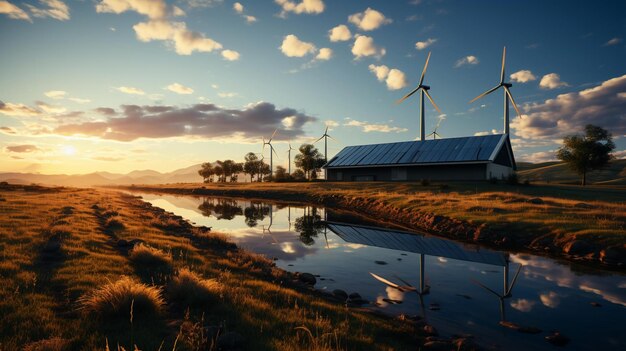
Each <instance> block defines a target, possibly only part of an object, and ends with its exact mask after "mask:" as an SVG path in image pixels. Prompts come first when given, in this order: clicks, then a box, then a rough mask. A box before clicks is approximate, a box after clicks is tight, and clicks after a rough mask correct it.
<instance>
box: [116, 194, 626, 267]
mask: <svg viewBox="0 0 626 351" xmlns="http://www.w3.org/2000/svg"><path fill="white" fill-rule="evenodd" d="M127 188H129V189H135V190H143V191H156V192H168V193H179V194H198V195H203V194H204V195H220V196H243V197H258V198H265V199H276V200H290V201H305V202H314V203H320V204H324V205H328V206H336V207H339V208H343V209H347V210H352V211H357V212H360V213H362V214H365V215H369V216H373V217H375V218H381V219H385V220H388V221H391V222H395V223H397V224H401V225H403V226H406V227H409V228H412V229H417V230H424V231H427V232H430V233H433V234H437V235H442V236H446V237H452V238H455V239H459V240H464V241H470V242H477V243H481V244H484V245H488V246H493V247H497V248H504V249H513V250H523V251H529V252H534V253H540V254H545V255H550V256H559V257H564V258H567V259H572V260H579V261H584V262H590V263H593V264H600V265H607V266H612V267H624V265H626V227H625V225H624V223H626V203H625V202H624V201H625V199H626V188H624V187H618V186H614V187H607V186H604V187H602V186H596V187H587V188H581V187H577V186H566V185H562V186H556V185H530V186H523V185H506V184H495V185H494V184H487V183H479V184H463V183H450V184H433V185H426V186H424V185H422V184H419V183H383V182H373V183H347V182H346V183H323V182H319V183H245V184H241V183H238V184H173V185H157V186H133V187H127Z"/></svg>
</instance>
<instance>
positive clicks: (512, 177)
mask: <svg viewBox="0 0 626 351" xmlns="http://www.w3.org/2000/svg"><path fill="white" fill-rule="evenodd" d="M506 183H507V184H509V185H517V184H519V179H518V178H517V173H515V172H514V173H511V174H509V175H508V176H507V177H506Z"/></svg>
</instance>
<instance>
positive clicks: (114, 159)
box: [91, 156, 124, 162]
mask: <svg viewBox="0 0 626 351" xmlns="http://www.w3.org/2000/svg"><path fill="white" fill-rule="evenodd" d="M91 159H92V160H96V161H105V162H118V161H122V160H124V158H123V157H115V156H95V157H92V158H91Z"/></svg>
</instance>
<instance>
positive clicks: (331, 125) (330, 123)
mask: <svg viewBox="0 0 626 351" xmlns="http://www.w3.org/2000/svg"><path fill="white" fill-rule="evenodd" d="M324 125H325V126H326V127H328V129H329V130H333V128H335V127H339V122H337V121H334V120H332V119H329V120H326V121H324ZM0 129H1V128H0Z"/></svg>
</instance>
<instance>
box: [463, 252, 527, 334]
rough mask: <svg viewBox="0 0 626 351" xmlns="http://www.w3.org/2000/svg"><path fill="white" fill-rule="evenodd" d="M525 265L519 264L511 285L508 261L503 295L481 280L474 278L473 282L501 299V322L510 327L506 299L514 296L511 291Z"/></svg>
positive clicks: (505, 268) (505, 269)
mask: <svg viewBox="0 0 626 351" xmlns="http://www.w3.org/2000/svg"><path fill="white" fill-rule="evenodd" d="M523 267H524V266H523V265H521V264H520V265H519V267H518V268H517V272H515V276H514V277H513V280H512V281H511V284H510V285H509V262H508V261H507V263H506V265H505V266H504V285H503V287H502V295H500V294H498V293H497V292H496V291H494V290H493V289H491V288H489V287H487V286H485V285H483V284H482V283H480V282H479V281H476V280H474V279H472V282H473V283H474V284H476V285H478V286H480V287H481V288H483V289H485V290H487V291H489V292H490V293H492V294H494V295H495V296H496V297H498V300H500V324H501V325H503V326H505V327H509V326H510V323H508V322H507V321H506V316H505V310H504V299H507V298H510V297H511V296H513V295H512V294H511V291H513V287H515V283H516V282H517V277H518V276H519V274H520V272H521V271H522V268H523Z"/></svg>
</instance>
